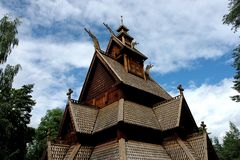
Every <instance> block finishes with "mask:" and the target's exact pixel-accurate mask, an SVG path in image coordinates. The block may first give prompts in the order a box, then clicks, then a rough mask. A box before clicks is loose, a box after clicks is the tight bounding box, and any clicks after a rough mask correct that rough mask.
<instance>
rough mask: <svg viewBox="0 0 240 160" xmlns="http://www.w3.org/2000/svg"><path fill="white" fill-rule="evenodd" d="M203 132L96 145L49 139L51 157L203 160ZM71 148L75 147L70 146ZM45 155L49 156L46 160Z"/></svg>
mask: <svg viewBox="0 0 240 160" xmlns="http://www.w3.org/2000/svg"><path fill="white" fill-rule="evenodd" d="M207 140H208V137H207V134H206V132H203V133H198V134H196V133H195V134H192V135H190V136H188V137H187V138H186V139H182V138H180V137H178V136H173V137H169V138H166V139H165V140H164V141H163V143H162V144H152V143H146V142H140V141H133V140H128V141H126V140H124V139H120V140H113V141H109V142H106V143H103V144H99V145H96V146H86V145H80V144H73V145H71V146H70V145H64V144H53V143H49V144H50V145H49V146H48V147H49V149H48V156H49V157H50V158H51V160H64V159H67V158H68V159H69V160H70V159H72V160H77V159H90V160H91V159H128V160H136V159H146V160H152V159H156V160H188V159H189V160H190V159H191V160H205V159H208V158H209V157H208V147H210V146H208V145H207ZM74 148H75V149H76V150H74ZM50 158H49V160H50Z"/></svg>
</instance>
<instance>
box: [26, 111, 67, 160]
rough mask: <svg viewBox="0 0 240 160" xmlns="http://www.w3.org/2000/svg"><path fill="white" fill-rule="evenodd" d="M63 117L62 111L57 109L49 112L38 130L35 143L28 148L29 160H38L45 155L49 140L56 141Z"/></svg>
mask: <svg viewBox="0 0 240 160" xmlns="http://www.w3.org/2000/svg"><path fill="white" fill-rule="evenodd" d="M62 116H63V110H62V109H59V108H56V109H52V110H48V111H47V113H46V115H45V116H44V117H43V118H42V119H41V123H40V124H39V126H38V128H37V129H36V135H35V137H34V141H33V142H32V143H31V144H29V146H28V153H27V159H29V160H38V159H39V158H40V157H41V156H42V154H43V151H44V149H45V147H46V144H47V140H49V141H54V140H56V138H57V135H58V129H59V124H60V122H61V119H62Z"/></svg>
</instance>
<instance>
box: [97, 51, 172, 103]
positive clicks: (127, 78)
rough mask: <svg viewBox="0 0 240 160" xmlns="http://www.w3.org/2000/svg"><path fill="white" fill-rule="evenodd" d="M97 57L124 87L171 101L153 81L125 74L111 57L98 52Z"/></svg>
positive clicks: (121, 66) (121, 67) (122, 68)
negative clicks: (127, 86)
mask: <svg viewBox="0 0 240 160" xmlns="http://www.w3.org/2000/svg"><path fill="white" fill-rule="evenodd" d="M97 55H99V57H100V58H101V59H102V60H104V62H105V63H106V64H107V66H108V67H109V68H110V69H111V70H112V71H113V73H114V74H115V75H116V76H117V77H118V79H119V80H120V81H121V82H123V83H124V84H126V85H129V86H131V87H134V88H137V89H139V90H143V91H145V92H148V93H151V94H153V95H156V96H159V97H163V98H164V99H171V98H172V97H171V96H170V95H169V94H168V93H167V92H166V91H165V90H164V89H163V88H162V87H161V86H160V85H158V84H157V83H156V82H155V81H153V80H147V81H145V80H144V79H143V78H140V77H138V76H136V75H133V74H130V73H127V72H126V71H125V70H124V67H123V65H121V64H120V63H119V62H117V61H115V60H114V59H112V58H111V57H108V56H106V55H104V54H102V53H100V52H98V54H97Z"/></svg>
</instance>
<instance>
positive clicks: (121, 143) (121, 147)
mask: <svg viewBox="0 0 240 160" xmlns="http://www.w3.org/2000/svg"><path fill="white" fill-rule="evenodd" d="M118 143H119V160H126V159H127V155H126V142H125V139H124V138H121V139H119V141H118Z"/></svg>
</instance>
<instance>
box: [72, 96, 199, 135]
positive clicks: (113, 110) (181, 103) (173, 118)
mask: <svg viewBox="0 0 240 160" xmlns="http://www.w3.org/2000/svg"><path fill="white" fill-rule="evenodd" d="M185 103H186V102H185V100H184V97H183V96H177V97H174V98H172V99H171V100H167V101H165V102H162V103H161V104H157V105H156V106H155V107H153V108H151V107H149V106H144V105H141V104H138V103H135V102H131V101H128V100H124V99H120V100H119V101H116V102H114V103H112V104H109V105H107V106H105V107H104V108H101V109H100V108H97V107H94V106H86V105H83V104H77V103H74V101H69V111H70V114H71V115H70V117H71V118H72V119H71V121H72V122H73V124H74V128H75V131H76V132H79V133H85V134H94V133H96V132H100V131H102V130H105V129H107V128H110V127H112V126H115V125H117V123H119V122H121V121H123V122H124V123H127V124H133V125H136V126H141V127H145V128H152V129H155V130H159V131H167V130H170V129H174V128H179V127H181V126H185V124H184V123H189V122H193V123H194V124H195V121H194V119H193V118H192V117H191V116H190V117H187V119H188V122H184V121H183V122H182V123H180V122H181V119H183V118H186V117H184V116H186V115H184V114H183V112H185V111H186V110H187V109H186V108H188V106H185V105H186V104H185ZM191 118H192V119H191ZM195 127H197V126H195Z"/></svg>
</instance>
